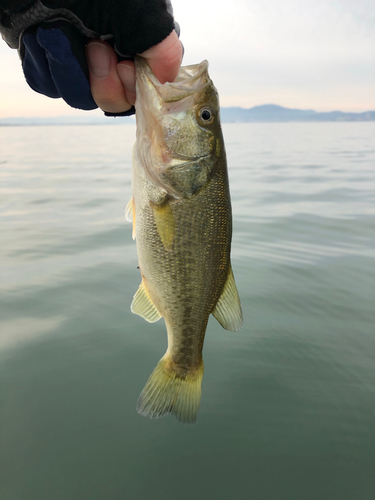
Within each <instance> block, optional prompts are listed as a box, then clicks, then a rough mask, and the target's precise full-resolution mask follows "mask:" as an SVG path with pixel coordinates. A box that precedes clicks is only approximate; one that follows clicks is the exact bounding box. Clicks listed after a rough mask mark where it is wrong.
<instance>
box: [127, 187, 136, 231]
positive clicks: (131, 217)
mask: <svg viewBox="0 0 375 500" xmlns="http://www.w3.org/2000/svg"><path fill="white" fill-rule="evenodd" d="M125 219H126V220H127V221H128V222H132V223H133V232H132V238H133V240H135V205H134V198H133V196H132V197H131V198H130V200H129V203H128V204H127V205H126V208H125Z"/></svg>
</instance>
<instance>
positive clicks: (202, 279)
mask: <svg viewBox="0 0 375 500" xmlns="http://www.w3.org/2000/svg"><path fill="white" fill-rule="evenodd" d="M135 68H136V77H137V87H136V93H137V100H136V111H137V112H136V118H137V140H136V143H135V146H134V150H133V179H132V189H133V197H132V199H131V200H130V203H129V204H128V207H127V218H128V219H129V220H132V221H133V237H135V239H136V243H137V251H138V261H139V269H140V272H141V276H142V282H141V285H140V287H139V289H138V291H137V293H136V294H135V296H134V299H133V302H132V305H131V310H132V311H133V312H134V313H136V314H139V315H140V316H143V317H144V318H145V319H146V320H147V321H149V322H154V321H157V320H158V319H160V318H161V317H163V318H164V321H165V324H166V327H167V334H168V349H167V351H166V353H165V355H164V356H163V357H162V359H161V360H160V361H159V363H158V365H157V366H156V368H155V370H154V371H153V373H152V374H151V376H150V378H149V379H148V381H147V383H146V385H145V387H144V389H143V391H142V393H141V395H140V397H139V400H138V406H137V410H138V412H139V413H141V414H142V415H145V416H148V417H151V418H157V417H161V416H163V415H165V414H167V413H172V414H173V415H175V416H176V417H177V418H178V419H179V420H180V421H182V422H190V423H191V422H194V421H195V420H196V417H197V413H198V409H199V404H200V399H201V386H202V377H203V359H202V349H203V341H204V336H205V332H206V327H207V322H208V318H209V316H210V314H212V315H213V316H214V317H215V318H216V319H217V320H218V321H219V323H220V324H221V325H222V326H223V327H224V328H226V329H227V330H231V331H237V330H239V329H240V328H241V326H242V311H241V305H240V300H239V296H238V292H237V288H236V284H235V282H234V277H233V273H232V268H231V263H230V247H231V237H232V215H231V204H230V195H229V185H228V175H227V165H226V156H225V148H224V141H223V136H222V132H221V126H220V117H219V100H218V94H217V91H216V89H215V87H214V85H213V83H212V81H211V79H210V77H209V76H208V63H207V61H203V62H202V63H200V64H196V65H193V66H186V67H181V68H180V71H179V73H178V76H177V78H176V80H175V82H173V83H166V84H164V85H162V84H160V82H159V81H158V80H157V79H156V77H155V76H154V74H153V73H152V71H151V69H150V67H149V66H148V64H147V62H146V60H145V59H143V58H141V57H136V59H135Z"/></svg>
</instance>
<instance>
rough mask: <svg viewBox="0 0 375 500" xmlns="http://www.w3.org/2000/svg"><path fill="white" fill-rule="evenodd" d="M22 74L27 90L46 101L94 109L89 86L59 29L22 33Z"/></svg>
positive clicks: (42, 29)
mask: <svg viewBox="0 0 375 500" xmlns="http://www.w3.org/2000/svg"><path fill="white" fill-rule="evenodd" d="M23 44H24V49H25V53H24V58H23V71H24V74H25V78H26V80H27V83H28V84H29V85H30V87H31V88H32V89H33V90H35V91H36V92H39V93H40V94H44V95H47V96H49V97H54V98H58V97H62V98H63V99H64V101H66V102H67V103H68V104H69V105H70V106H72V107H74V108H79V109H85V110H91V109H96V108H97V107H98V106H97V105H96V103H95V101H94V99H93V98H92V95H91V91H90V85H89V82H88V79H87V77H86V75H85V74H84V71H83V69H82V67H81V65H80V64H79V62H78V60H77V58H76V57H75V56H74V55H73V53H72V48H71V45H70V41H69V38H68V37H67V36H66V35H65V34H64V32H63V31H62V30H61V29H59V28H52V29H51V28H49V29H45V28H42V27H37V29H36V31H31V32H26V33H25V34H24V36H23Z"/></svg>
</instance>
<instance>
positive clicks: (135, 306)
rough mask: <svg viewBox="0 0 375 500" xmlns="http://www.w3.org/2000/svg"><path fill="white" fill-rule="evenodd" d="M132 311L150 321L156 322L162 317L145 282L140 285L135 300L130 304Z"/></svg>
mask: <svg viewBox="0 0 375 500" xmlns="http://www.w3.org/2000/svg"><path fill="white" fill-rule="evenodd" d="M130 309H131V311H132V312H133V313H134V314H138V315H139V316H142V318H144V319H145V320H146V321H148V322H149V323H155V321H158V320H159V319H160V318H161V314H160V313H159V311H158V310H157V309H156V307H155V304H154V303H153V302H152V299H151V297H150V295H149V294H148V291H147V290H146V287H145V285H144V283H143V280H142V282H141V284H140V285H139V288H138V290H137V292H136V294H135V295H134V298H133V301H132V303H131V306H130Z"/></svg>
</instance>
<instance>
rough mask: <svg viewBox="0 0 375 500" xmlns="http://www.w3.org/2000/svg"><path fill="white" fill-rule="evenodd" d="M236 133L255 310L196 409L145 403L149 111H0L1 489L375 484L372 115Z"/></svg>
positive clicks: (72, 496)
mask: <svg viewBox="0 0 375 500" xmlns="http://www.w3.org/2000/svg"><path fill="white" fill-rule="evenodd" d="M224 134H225V138H226V145H227V153H228V162H229V175H230V181H231V192H232V203H233V212H234V237H233V251H232V262H233V269H234V273H235V276H236V281H237V284H238V289H239V292H240V296H241V299H242V305H243V310H244V319H245V326H244V328H243V330H242V331H241V332H239V333H231V332H227V331H225V330H223V329H222V328H221V327H220V325H219V324H218V323H217V322H216V321H215V320H214V319H211V320H210V322H209V326H208V330H207V335H206V342H205V348H204V360H205V376H204V380H203V396H202V404H201V410H200V414H199V417H198V423H197V424H196V425H194V426H186V425H182V424H180V423H178V422H177V421H176V420H175V419H174V418H173V417H170V416H168V417H165V418H162V419H159V420H149V419H146V418H144V417H141V416H139V415H138V414H137V413H136V410H135V405H136V401H137V398H138V395H139V393H140V391H141V390H142V388H143V385H144V383H145V382H146V380H147V378H148V376H149V375H150V373H151V371H152V369H153V368H154V366H155V365H156V363H157V361H158V360H159V358H160V357H161V356H162V355H163V353H164V351H165V348H166V332H165V326H164V323H163V321H160V322H158V323H156V324H152V325H151V324H148V323H146V322H145V321H144V320H143V319H142V318H140V317H139V316H135V315H133V314H132V313H131V312H130V308H129V306H130V303H131V300H132V297H133V295H134V293H135V291H136V290H137V288H138V285H139V282H140V275H139V271H138V270H137V256H136V249H135V243H134V242H133V241H132V239H131V227H130V225H129V224H128V223H126V221H125V219H124V208H125V206H126V204H127V202H128V199H129V198H130V195H131V185H130V182H131V149H132V144H133V142H134V127H133V126H131V125H119V126H103V127H102V126H97V127H89V126H77V127H50V128H48V127H24V128H17V127H14V128H6V127H2V128H0V172H1V173H0V176H1V177H0V180H1V246H0V252H1V265H2V269H1V316H0V328H1V333H0V499H1V500H123V499H124V500H125V499H131V500H133V499H134V500H158V499H161V498H162V499H163V500H176V499H179V500H190V499H196V500H228V499H233V500H237V499H242V498H247V499H254V500H336V499H337V500H374V498H375V474H374V463H375V425H374V424H375V359H374V357H375V326H374V325H375V123H373V122H370V123H332V124H329V123H302V124H298V123H286V124H233V125H226V126H224Z"/></svg>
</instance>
